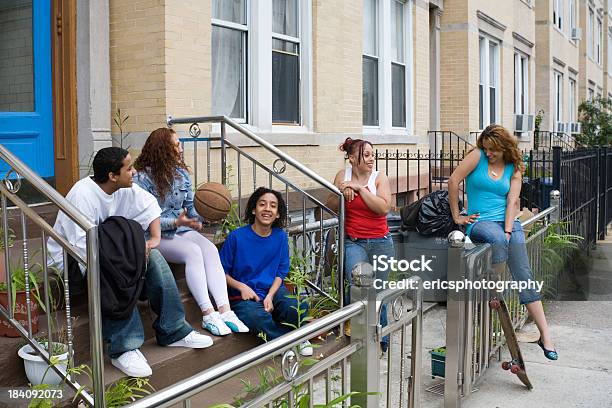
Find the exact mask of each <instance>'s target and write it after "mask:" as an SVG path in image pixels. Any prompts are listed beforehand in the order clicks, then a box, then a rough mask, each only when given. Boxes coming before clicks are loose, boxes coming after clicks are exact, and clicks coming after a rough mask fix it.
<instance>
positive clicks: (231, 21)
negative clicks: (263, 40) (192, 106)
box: [212, 0, 249, 121]
mask: <svg viewBox="0 0 612 408" xmlns="http://www.w3.org/2000/svg"><path fill="white" fill-rule="evenodd" d="M247 21H248V16H247V4H246V0H233V1H227V0H214V1H213V3H212V113H213V115H226V116H229V117H232V118H235V119H238V120H241V121H246V120H247V88H246V83H247V43H248V42H247V36H248V32H249V26H248V23H247Z"/></svg>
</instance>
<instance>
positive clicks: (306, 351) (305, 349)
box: [298, 340, 314, 357]
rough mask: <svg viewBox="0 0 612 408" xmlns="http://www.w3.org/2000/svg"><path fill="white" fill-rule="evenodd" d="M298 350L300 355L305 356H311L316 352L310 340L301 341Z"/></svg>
mask: <svg viewBox="0 0 612 408" xmlns="http://www.w3.org/2000/svg"><path fill="white" fill-rule="evenodd" d="M298 350H299V352H300V355H302V356H304V357H310V356H312V354H313V353H314V349H313V348H312V344H310V342H309V341H308V340H306V341H305V342H303V343H300V345H299V346H298Z"/></svg>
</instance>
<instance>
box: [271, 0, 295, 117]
mask: <svg viewBox="0 0 612 408" xmlns="http://www.w3.org/2000/svg"><path fill="white" fill-rule="evenodd" d="M299 33H300V27H299V15H298V0H273V3H272V122H274V123H288V124H299V123H300V39H299Z"/></svg>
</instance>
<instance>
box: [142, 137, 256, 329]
mask: <svg viewBox="0 0 612 408" xmlns="http://www.w3.org/2000/svg"><path fill="white" fill-rule="evenodd" d="M182 153H183V149H182V147H181V143H180V142H179V140H178V137H177V135H176V133H175V132H174V131H173V130H172V129H168V128H159V129H157V130H155V131H153V132H152V133H151V134H150V135H149V137H148V139H147V141H146V142H145V145H144V147H143V149H142V153H141V154H140V156H139V157H138V159H136V162H135V164H134V167H135V168H136V170H138V173H137V174H136V176H135V178H134V181H135V182H136V183H137V184H138V185H140V186H141V187H142V188H143V189H145V190H147V191H148V192H150V193H151V194H153V195H154V196H155V197H156V198H157V202H158V203H159V206H160V207H161V209H162V214H161V230H162V233H161V236H162V238H161V242H160V244H159V247H158V249H159V251H160V252H161V253H162V255H163V256H164V257H165V258H166V260H168V261H169V262H173V263H184V264H185V277H186V280H187V286H188V287H189V290H190V291H191V294H192V295H193V297H194V298H195V300H196V302H197V303H198V306H199V307H200V309H201V310H202V327H203V328H205V329H206V330H208V331H210V332H211V333H212V334H214V335H215V336H224V335H227V334H229V333H231V332H232V331H234V332H248V331H249V329H248V328H247V327H246V326H245V325H244V324H243V323H242V322H241V321H240V319H238V317H236V315H235V314H234V312H233V311H232V310H231V309H230V303H229V299H228V295H227V285H226V281H225V272H224V270H223V266H222V265H221V261H220V259H219V252H218V251H217V248H216V247H215V245H214V244H213V243H212V242H210V241H209V240H208V239H206V238H205V237H204V236H203V235H202V234H200V232H199V231H200V230H201V229H202V221H203V219H202V218H201V217H200V216H199V215H198V213H197V212H196V211H195V209H194V207H193V196H194V193H193V189H192V184H191V180H190V178H189V172H188V169H187V165H185V162H184V161H183V158H182V156H183V155H182ZM209 292H210V294H212V296H213V298H214V300H215V304H216V305H217V308H218V311H215V309H214V308H213V305H212V302H211V301H210V297H209Z"/></svg>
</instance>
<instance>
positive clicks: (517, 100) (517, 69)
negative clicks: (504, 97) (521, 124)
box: [514, 52, 529, 115]
mask: <svg viewBox="0 0 612 408" xmlns="http://www.w3.org/2000/svg"><path fill="white" fill-rule="evenodd" d="M528 62H529V59H528V57H527V56H525V55H523V54H520V53H518V52H517V53H515V54H514V113H515V114H517V115H523V114H526V113H527V112H528V110H529V103H528V102H529V101H528V96H529V86H528V82H527V81H528V74H529V71H528V69H529V65H528Z"/></svg>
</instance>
